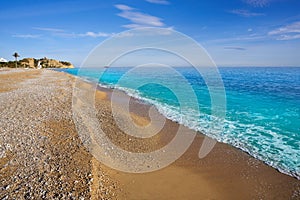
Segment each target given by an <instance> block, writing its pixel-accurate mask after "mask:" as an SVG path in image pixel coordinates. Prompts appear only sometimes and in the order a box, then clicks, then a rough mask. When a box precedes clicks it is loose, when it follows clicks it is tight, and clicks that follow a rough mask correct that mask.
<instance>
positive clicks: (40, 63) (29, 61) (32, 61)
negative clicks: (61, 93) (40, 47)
mask: <svg viewBox="0 0 300 200" xmlns="http://www.w3.org/2000/svg"><path fill="white" fill-rule="evenodd" d="M16 66H17V68H32V69H37V68H74V66H73V64H72V63H70V62H66V61H59V60H55V59H49V58H46V57H45V58H41V59H36V58H24V59H22V60H19V61H17V65H16V61H9V62H0V67H8V68H15V67H16Z"/></svg>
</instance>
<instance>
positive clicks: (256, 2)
mask: <svg viewBox="0 0 300 200" xmlns="http://www.w3.org/2000/svg"><path fill="white" fill-rule="evenodd" d="M244 1H245V2H246V3H247V4H249V5H251V6H253V7H265V6H267V5H269V4H270V3H271V2H272V1H274V0H244Z"/></svg>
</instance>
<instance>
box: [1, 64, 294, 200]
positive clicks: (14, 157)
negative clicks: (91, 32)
mask: <svg viewBox="0 0 300 200" xmlns="http://www.w3.org/2000/svg"><path fill="white" fill-rule="evenodd" d="M73 84H74V78H72V77H71V76H69V75H66V74H63V73H59V72H52V71H47V70H40V71H39V70H1V71H0V103H1V104H0V110H1V116H0V199H30V198H34V199H41V198H46V199H71V198H73V199H300V181H299V180H297V179H295V178H293V177H290V176H287V175H284V174H282V173H280V172H278V171H277V170H275V169H273V168H271V167H269V166H267V165H265V164H264V163H262V162H260V161H258V160H256V159H254V158H252V157H250V156H249V155H247V154H246V153H243V152H241V151H240V150H237V149H235V148H232V147H230V146H228V145H226V144H221V143H217V145H216V146H215V147H214V149H213V150H212V152H210V154H208V156H206V157H205V158H203V159H199V158H198V152H199V148H200V146H201V144H202V140H203V135H201V134H200V133H199V134H198V135H197V137H196V139H195V140H194V142H193V144H192V145H191V147H190V148H189V149H188V151H187V152H186V153H185V154H184V155H183V156H182V157H181V158H180V159H178V160H177V161H176V162H175V163H173V164H172V165H170V166H169V167H167V168H164V169H162V170H159V171H155V172H151V173H144V174H130V173H124V172H120V171H116V170H113V169H110V168H109V167H107V166H105V165H103V164H101V163H100V162H99V161H97V160H96V159H95V158H93V156H92V155H91V154H90V153H89V152H88V151H87V150H86V148H85V147H84V146H83V145H82V143H81V141H80V139H79V137H78V135H77V132H76V128H75V124H74V122H73V119H72V108H71V106H72V100H71V99H72V86H73ZM83 84H86V83H83ZM122 95H124V94H122V93H120V98H119V99H117V100H116V101H113V104H114V105H118V106H121V107H122V106H123V105H122V104H123V103H124V102H123V101H122ZM110 96H111V91H110V90H107V89H101V91H98V92H97V93H96V95H95V97H96V100H97V101H96V105H95V106H96V109H97V112H98V113H97V116H98V118H99V121H101V126H102V129H103V130H104V132H105V133H106V134H107V136H108V137H109V138H110V140H111V141H112V142H113V143H114V144H116V145H118V146H120V147H122V148H123V149H125V150H128V151H133V152H150V151H153V150H155V149H158V148H160V147H162V146H164V145H166V144H167V143H168V142H169V141H170V140H171V139H172V138H173V137H174V133H176V131H177V129H178V126H179V125H178V124H177V123H174V122H171V121H169V120H167V121H166V123H165V125H164V128H163V129H162V130H161V131H160V133H159V134H157V135H155V136H153V137H151V138H147V139H140V138H135V137H133V136H129V135H127V134H125V133H123V132H122V131H121V130H120V129H119V128H118V126H117V125H116V122H115V119H114V117H113V115H112V112H111V100H110ZM149 109H150V106H148V105H145V104H142V103H140V102H138V101H137V100H135V99H132V100H131V101H130V111H131V112H130V113H129V114H128V113H122V112H123V111H121V110H120V111H118V112H120V113H121V116H127V117H129V118H131V119H132V120H133V121H134V122H135V123H136V124H137V125H139V126H147V125H148V124H149V123H150V121H149V117H148V110H149ZM124 120H125V119H124ZM184 131H185V132H186V134H190V133H191V132H192V131H191V130H189V129H187V128H185V129H184Z"/></svg>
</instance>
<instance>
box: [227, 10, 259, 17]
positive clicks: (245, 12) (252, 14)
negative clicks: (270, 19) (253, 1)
mask: <svg viewBox="0 0 300 200" xmlns="http://www.w3.org/2000/svg"><path fill="white" fill-rule="evenodd" d="M228 12H229V13H232V14H236V15H240V16H242V17H257V16H263V15H265V14H264V13H256V12H250V11H249V10H243V9H237V10H231V11H228Z"/></svg>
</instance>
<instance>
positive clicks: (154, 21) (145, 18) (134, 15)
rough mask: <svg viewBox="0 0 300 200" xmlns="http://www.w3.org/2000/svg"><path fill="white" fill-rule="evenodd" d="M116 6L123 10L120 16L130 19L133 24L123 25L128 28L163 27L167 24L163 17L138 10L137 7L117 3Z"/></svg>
mask: <svg viewBox="0 0 300 200" xmlns="http://www.w3.org/2000/svg"><path fill="white" fill-rule="evenodd" d="M115 7H116V8H118V9H119V10H121V11H122V12H121V13H119V14H118V16H120V17H123V18H125V19H128V20H129V21H130V22H131V24H127V25H123V27H126V28H137V27H162V26H164V25H165V24H164V23H163V22H162V19H160V18H158V17H155V16H152V15H148V14H145V13H141V12H138V11H136V9H134V8H131V7H129V6H126V5H121V4H118V5H115Z"/></svg>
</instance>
